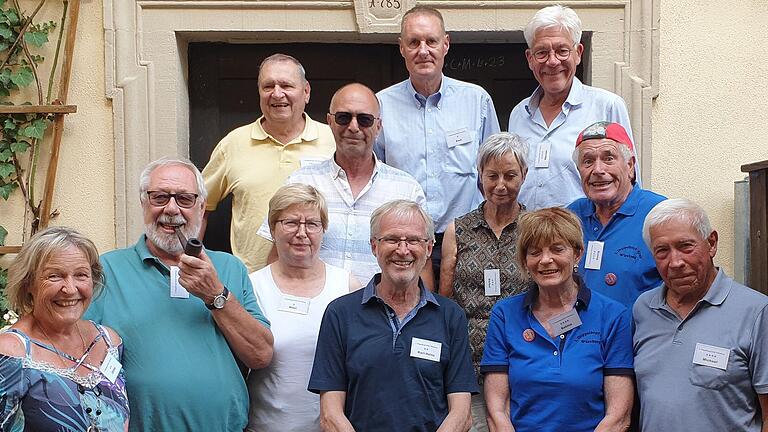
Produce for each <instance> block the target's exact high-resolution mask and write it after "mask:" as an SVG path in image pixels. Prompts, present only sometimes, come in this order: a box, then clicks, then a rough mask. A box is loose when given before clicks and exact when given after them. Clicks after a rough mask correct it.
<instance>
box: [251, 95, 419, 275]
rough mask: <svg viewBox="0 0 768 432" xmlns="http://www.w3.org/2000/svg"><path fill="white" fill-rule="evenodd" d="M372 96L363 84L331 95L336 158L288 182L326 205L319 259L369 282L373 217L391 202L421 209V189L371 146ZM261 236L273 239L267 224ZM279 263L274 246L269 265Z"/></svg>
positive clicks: (375, 109)
mask: <svg viewBox="0 0 768 432" xmlns="http://www.w3.org/2000/svg"><path fill="white" fill-rule="evenodd" d="M380 116H381V114H380V111H379V103H378V101H377V100H376V95H374V93H373V91H371V89H369V88H368V87H366V86H364V85H362V84H348V85H346V86H344V87H342V88H340V89H339V90H337V91H336V93H335V94H334V95H333V98H332V99H331V106H330V109H329V113H328V116H327V121H328V124H329V126H330V127H331V131H332V132H333V137H334V138H335V139H336V153H335V154H334V157H333V158H332V159H330V160H327V161H325V162H322V163H319V164H317V165H311V166H308V167H304V168H301V169H299V170H298V171H296V172H294V173H293V174H291V175H290V177H288V180H287V181H286V183H305V184H310V185H312V186H314V187H315V188H317V189H318V190H319V191H320V192H322V193H323V195H324V196H325V198H326V201H327V202H328V219H329V223H328V231H327V232H326V233H325V236H324V238H323V243H322V246H321V247H320V259H322V260H323V261H325V262H326V263H328V264H332V265H335V266H337V267H342V268H344V269H346V270H349V271H350V272H352V274H354V275H355V277H356V278H357V279H358V280H360V282H362V283H364V284H365V283H368V281H369V280H370V279H371V278H372V277H373V275H374V274H376V273H378V272H379V271H380V270H379V266H378V263H377V262H376V257H375V256H373V254H372V253H371V248H370V245H369V239H370V229H369V222H370V218H371V213H373V210H375V209H376V208H377V207H379V206H380V205H382V204H384V203H386V202H388V201H392V200H395V199H408V200H412V201H416V202H418V203H419V204H420V205H422V206H423V205H424V203H425V198H424V192H423V191H422V190H421V186H419V183H418V182H416V180H415V179H414V178H413V177H411V176H410V175H408V174H407V173H405V172H403V171H400V170H398V169H395V168H392V167H390V166H388V165H386V164H384V163H382V162H381V161H380V160H378V159H377V158H376V156H375V155H374V153H373V142H374V141H375V140H376V136H377V135H378V134H379V132H380V131H381V129H382V123H381V119H380V118H379V117H380ZM259 235H260V236H262V237H264V238H266V239H268V240H272V238H271V236H270V233H269V227H268V225H267V223H266V221H265V222H264V224H262V226H261V228H260V229H259ZM276 259H277V252H276V250H275V248H274V246H273V247H272V251H271V252H270V259H269V261H270V262H272V261H273V260H276Z"/></svg>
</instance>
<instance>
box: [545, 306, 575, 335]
mask: <svg viewBox="0 0 768 432" xmlns="http://www.w3.org/2000/svg"><path fill="white" fill-rule="evenodd" d="M547 322H548V323H549V325H550V327H551V328H552V332H553V333H555V334H559V335H561V334H563V333H567V332H568V330H571V329H574V328H576V327H578V326H580V325H581V318H579V314H578V312H576V308H573V309H571V310H569V311H568V312H565V313H561V314H560V315H557V316H555V317H553V318H550V319H549V321H547Z"/></svg>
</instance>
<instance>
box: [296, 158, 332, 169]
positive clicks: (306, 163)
mask: <svg viewBox="0 0 768 432" xmlns="http://www.w3.org/2000/svg"><path fill="white" fill-rule="evenodd" d="M325 160H326V159H323V158H304V159H302V160H301V161H300V162H299V164H300V166H301V168H304V167H308V166H310V165H317V164H319V163H320V162H323V161H325Z"/></svg>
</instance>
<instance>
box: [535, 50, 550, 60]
mask: <svg viewBox="0 0 768 432" xmlns="http://www.w3.org/2000/svg"><path fill="white" fill-rule="evenodd" d="M533 57H534V58H535V59H536V60H538V61H540V62H542V61H546V60H547V59H548V58H549V50H540V51H536V52H535V53H533Z"/></svg>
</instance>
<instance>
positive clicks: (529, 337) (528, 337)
mask: <svg viewBox="0 0 768 432" xmlns="http://www.w3.org/2000/svg"><path fill="white" fill-rule="evenodd" d="M535 338H536V333H535V332H534V331H533V330H532V329H525V330H524V331H523V339H525V341H526V342H533V340H534V339H535Z"/></svg>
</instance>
